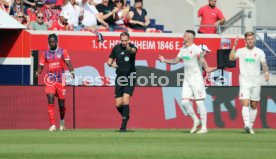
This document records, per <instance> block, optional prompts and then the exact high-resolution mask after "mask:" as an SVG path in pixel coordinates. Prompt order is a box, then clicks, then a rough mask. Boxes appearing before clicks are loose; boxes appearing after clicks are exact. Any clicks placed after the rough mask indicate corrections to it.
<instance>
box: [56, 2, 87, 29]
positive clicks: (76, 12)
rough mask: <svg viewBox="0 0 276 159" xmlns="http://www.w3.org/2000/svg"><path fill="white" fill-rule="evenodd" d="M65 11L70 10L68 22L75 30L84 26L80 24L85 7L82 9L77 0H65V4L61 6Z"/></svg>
mask: <svg viewBox="0 0 276 159" xmlns="http://www.w3.org/2000/svg"><path fill="white" fill-rule="evenodd" d="M61 9H62V11H63V12H68V14H69V16H70V20H69V21H68V23H69V24H70V25H71V26H72V27H73V28H74V30H77V31H79V30H81V29H83V27H82V26H81V25H80V23H81V21H82V18H83V9H81V8H80V7H79V6H78V5H77V3H76V1H75V0H65V1H64V6H63V7H62V8H61Z"/></svg>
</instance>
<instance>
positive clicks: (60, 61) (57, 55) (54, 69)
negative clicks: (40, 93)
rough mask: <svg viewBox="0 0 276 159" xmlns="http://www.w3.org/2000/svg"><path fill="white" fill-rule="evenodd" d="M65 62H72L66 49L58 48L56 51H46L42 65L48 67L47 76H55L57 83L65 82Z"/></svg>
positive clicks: (42, 57) (42, 58) (41, 60)
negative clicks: (63, 76) (63, 74)
mask: <svg viewBox="0 0 276 159" xmlns="http://www.w3.org/2000/svg"><path fill="white" fill-rule="evenodd" d="M65 60H70V58H69V55H68V53H67V51H66V50H65V49H62V48H58V49H57V50H55V51H50V50H48V51H45V52H43V54H42V55H41V58H40V63H39V64H40V65H42V66H45V67H47V74H48V75H49V74H51V75H54V76H55V79H51V80H56V82H64V81H63V78H62V73H64V66H65Z"/></svg>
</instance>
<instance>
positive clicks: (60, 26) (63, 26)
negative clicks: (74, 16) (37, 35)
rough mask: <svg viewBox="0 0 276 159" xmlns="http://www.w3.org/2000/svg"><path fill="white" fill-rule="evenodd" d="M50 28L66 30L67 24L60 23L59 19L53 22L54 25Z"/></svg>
mask: <svg viewBox="0 0 276 159" xmlns="http://www.w3.org/2000/svg"><path fill="white" fill-rule="evenodd" d="M48 30H59V31H64V30H66V26H65V25H62V24H60V22H59V21H57V22H54V23H53V24H52V27H51V28H49V29H48Z"/></svg>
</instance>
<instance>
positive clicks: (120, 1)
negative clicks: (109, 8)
mask: <svg viewBox="0 0 276 159" xmlns="http://www.w3.org/2000/svg"><path fill="white" fill-rule="evenodd" d="M115 3H123V2H122V1H116V2H115Z"/></svg>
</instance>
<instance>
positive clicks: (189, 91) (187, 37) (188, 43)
mask: <svg viewBox="0 0 276 159" xmlns="http://www.w3.org/2000/svg"><path fill="white" fill-rule="evenodd" d="M194 38H195V32H194V31H192V30H187V31H186V32H185V34H184V36H183V44H184V45H183V47H182V48H181V49H180V51H179V53H178V55H177V57H176V58H174V59H165V58H164V57H163V56H161V55H159V57H158V59H159V60H160V61H161V62H164V63H168V64H176V63H178V62H179V61H180V60H183V61H184V82H183V87H182V99H181V103H182V105H183V107H184V108H185V110H186V111H187V113H188V114H189V116H190V117H191V118H192V119H193V121H194V124H193V127H192V129H191V131H190V132H191V133H195V132H196V131H197V127H198V126H199V125H200V124H201V129H200V130H199V131H197V133H199V134H205V133H207V132H208V131H207V126H206V123H207V112H206V108H205V104H204V100H205V98H206V92H205V85H204V80H203V76H202V67H203V68H204V69H205V71H206V72H211V71H212V69H211V68H209V67H208V65H207V62H206V61H205V59H204V56H203V54H202V50H201V48H200V47H198V46H197V45H195V44H194ZM191 99H194V100H195V102H196V104H197V106H198V109H199V113H200V120H199V119H198V117H197V116H196V114H195V112H194V109H193V106H192V102H191V101H190V100H191Z"/></svg>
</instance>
